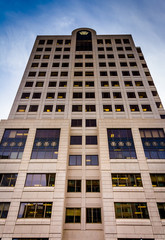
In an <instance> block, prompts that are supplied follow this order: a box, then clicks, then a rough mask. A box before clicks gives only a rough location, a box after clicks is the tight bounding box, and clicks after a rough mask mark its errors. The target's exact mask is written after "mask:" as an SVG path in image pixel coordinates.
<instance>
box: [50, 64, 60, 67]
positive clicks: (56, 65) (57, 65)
mask: <svg viewBox="0 0 165 240" xmlns="http://www.w3.org/2000/svg"><path fill="white" fill-rule="evenodd" d="M59 66H60V63H53V64H52V67H59Z"/></svg>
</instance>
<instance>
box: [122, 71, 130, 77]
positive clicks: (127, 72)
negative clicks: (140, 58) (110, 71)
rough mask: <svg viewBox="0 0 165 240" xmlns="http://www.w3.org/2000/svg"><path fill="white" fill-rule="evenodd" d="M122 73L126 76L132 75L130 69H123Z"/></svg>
mask: <svg viewBox="0 0 165 240" xmlns="http://www.w3.org/2000/svg"><path fill="white" fill-rule="evenodd" d="M122 75H123V76H124V77H125V76H130V73H129V71H122Z"/></svg>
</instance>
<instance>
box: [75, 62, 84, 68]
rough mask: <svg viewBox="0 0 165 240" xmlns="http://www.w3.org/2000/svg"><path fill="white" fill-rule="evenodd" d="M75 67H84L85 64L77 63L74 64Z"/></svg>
mask: <svg viewBox="0 0 165 240" xmlns="http://www.w3.org/2000/svg"><path fill="white" fill-rule="evenodd" d="M74 66H75V67H83V63H79V62H77V63H75V64H74Z"/></svg>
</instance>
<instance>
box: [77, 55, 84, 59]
mask: <svg viewBox="0 0 165 240" xmlns="http://www.w3.org/2000/svg"><path fill="white" fill-rule="evenodd" d="M75 58H76V59H82V58H83V55H81V54H79V55H77V54H76V55H75Z"/></svg>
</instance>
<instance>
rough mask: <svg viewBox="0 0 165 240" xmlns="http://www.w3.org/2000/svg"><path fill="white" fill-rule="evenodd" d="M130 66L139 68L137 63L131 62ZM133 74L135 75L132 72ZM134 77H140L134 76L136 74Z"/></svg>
mask: <svg viewBox="0 0 165 240" xmlns="http://www.w3.org/2000/svg"><path fill="white" fill-rule="evenodd" d="M129 65H130V67H136V66H137V63H136V62H130V63H129ZM132 74H133V72H132ZM135 74H136V73H135ZM133 76H138V75H134V74H133Z"/></svg>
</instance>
